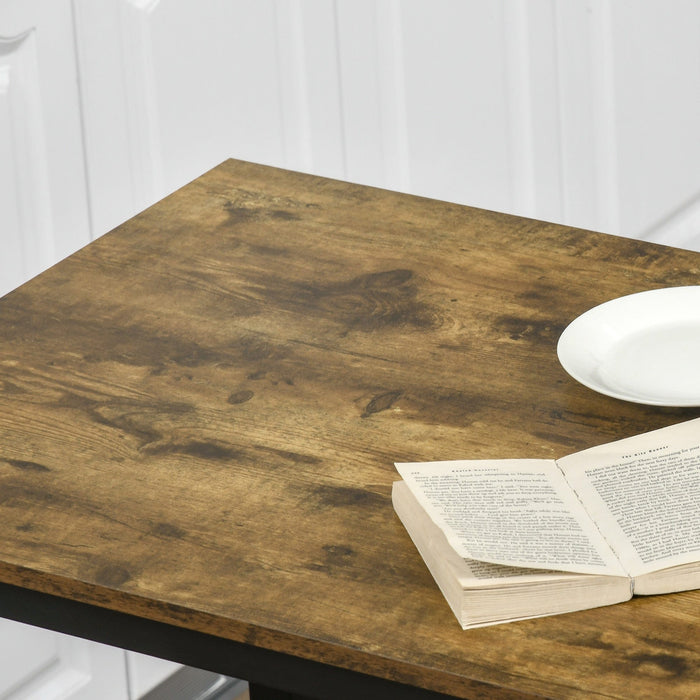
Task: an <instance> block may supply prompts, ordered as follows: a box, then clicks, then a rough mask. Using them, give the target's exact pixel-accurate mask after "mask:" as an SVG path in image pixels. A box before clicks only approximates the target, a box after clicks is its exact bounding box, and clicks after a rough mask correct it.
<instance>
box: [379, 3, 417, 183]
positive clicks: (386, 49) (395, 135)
mask: <svg viewBox="0 0 700 700" xmlns="http://www.w3.org/2000/svg"><path fill="white" fill-rule="evenodd" d="M402 11H406V10H405V7H404V8H403V9H402V7H401V3H400V1H399V0H379V2H377V4H376V12H377V43H378V46H377V63H378V65H377V74H378V77H379V111H380V120H381V139H382V146H383V156H384V173H383V174H384V179H385V182H386V186H387V187H390V188H392V189H396V190H401V191H403V192H408V191H410V189H411V171H410V159H409V150H408V113H407V102H406V75H405V70H404V46H403V41H402V30H401V13H402Z"/></svg>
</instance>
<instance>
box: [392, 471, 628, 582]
mask: <svg viewBox="0 0 700 700" xmlns="http://www.w3.org/2000/svg"><path fill="white" fill-rule="evenodd" d="M396 468H397V470H398V472H399V474H401V477H402V478H403V480H404V482H405V483H406V485H407V486H408V488H409V489H410V490H411V492H412V493H413V495H414V496H415V498H416V499H417V501H418V503H419V504H420V505H421V506H422V507H423V509H424V510H425V511H426V513H427V514H428V516H429V517H430V518H431V520H432V521H433V522H435V524H436V525H438V527H439V528H440V529H441V530H442V531H443V532H444V533H445V536H446V538H447V541H448V542H449V544H450V545H451V546H452V547H453V548H454V550H455V551H456V552H457V554H458V555H459V556H460V557H463V558H466V559H475V560H478V561H483V562H491V563H494V564H501V565H509V566H515V567H524V568H535V569H552V570H555V571H569V572H576V573H583V574H600V575H608V576H627V572H626V571H625V570H624V568H623V567H622V565H621V564H620V562H619V560H618V559H617V557H616V556H615V554H614V552H613V551H612V550H611V549H610V547H609V545H608V543H607V542H606V540H605V538H604V537H603V535H602V534H601V533H600V531H599V530H598V528H597V526H596V525H595V523H593V521H592V520H591V518H590V517H589V515H588V514H587V512H586V510H585V509H584V508H583V506H582V505H581V503H580V502H579V500H578V498H577V496H576V494H575V493H574V492H573V491H572V490H571V488H570V486H569V485H568V484H567V482H566V480H565V479H564V476H563V475H562V473H561V471H560V470H559V468H558V467H557V465H556V462H555V461H554V460H537V459H510V460H469V461H450V462H423V463H404V464H397V465H396Z"/></svg>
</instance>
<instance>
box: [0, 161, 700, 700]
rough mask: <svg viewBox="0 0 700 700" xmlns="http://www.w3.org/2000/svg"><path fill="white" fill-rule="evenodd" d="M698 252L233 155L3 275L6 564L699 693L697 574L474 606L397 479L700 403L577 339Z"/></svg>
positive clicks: (187, 620) (476, 660) (426, 656)
mask: <svg viewBox="0 0 700 700" xmlns="http://www.w3.org/2000/svg"><path fill="white" fill-rule="evenodd" d="M699 271H700V255H698V254H695V253H690V252H683V251H678V250H674V249H671V248H664V247H659V246H653V245H650V244H641V243H638V242H634V241H631V240H626V239H619V238H614V237H610V236H604V235H601V234H595V233H590V232H584V231H579V230H574V229H568V228H565V227H560V226H556V225H552V224H546V223H543V222H539V221H533V220H528V219H521V218H516V217H512V216H506V215H503V214H498V213H493V212H487V211H482V210H476V209H470V208H467V207H461V206H457V205H451V204H445V203H440V202H436V201H431V200H426V199H420V198H417V197H411V196H407V195H400V194H395V193H391V192H386V191H381V190H375V189H370V188H365V187H361V186H355V185H348V184H344V183H340V182H336V181H331V180H326V179H322V178H317V177H313V176H308V175H300V174H295V173H291V172H286V171H281V170H276V169H272V168H267V167H263V166H257V165H252V164H246V163H242V162H237V161H227V162H226V163H224V164H222V165H221V166H219V167H217V168H215V169H214V170H212V171H210V172H208V173H206V174H205V175H203V176H202V177H200V178H199V179H197V180H196V181H194V182H193V183H191V184H190V185H188V186H186V187H185V188H183V189H182V190H180V191H178V192H176V193H174V194H173V195H171V196H170V197H168V198H166V199H165V200H163V201H162V202H160V203H158V204H156V205H155V206H153V207H152V208H150V209H148V210H146V211H145V212H143V213H141V214H139V215H138V216H136V217H135V218H133V219H131V220H130V221H128V222H127V223H125V224H124V225H122V226H120V227H119V228H118V229H116V230H115V231H114V232H112V233H110V234H108V235H106V236H104V237H103V238H101V239H99V240H97V241H95V242H94V243H92V244H90V245H89V246H88V247H86V248H84V249H83V250H81V251H79V252H78V253H76V254H74V255H73V256H71V257H70V258H68V259H66V260H64V261H63V262H61V263H60V264H58V265H57V266H55V267H54V268H52V269H51V270H49V271H47V272H46V273H44V274H43V275H41V276H39V277H38V278H36V279H34V280H32V281H31V282H29V283H28V284H26V285H25V286H23V287H21V288H19V289H18V290H16V291H14V292H12V293H11V294H9V295H8V296H6V297H5V298H4V299H2V300H1V301H0V389H1V391H0V435H1V436H2V439H1V442H0V516H1V519H2V520H1V521H2V523H3V532H4V536H3V537H2V540H1V541H0V580H2V581H5V582H7V583H12V584H19V585H22V586H25V587H27V588H31V589H34V590H40V591H44V592H47V593H53V594H58V595H61V596H65V597H69V598H73V599H75V600H79V601H84V602H89V603H92V604H94V605H99V606H104V607H107V608H111V609H114V610H120V611H124V612H129V613H132V614H136V615H141V616H145V617H148V618H151V619H154V620H159V621H163V622H168V623H172V624H176V625H180V626H184V627H187V628H190V629H195V630H199V631H203V632H207V633H211V634H214V635H218V636H222V637H226V638H229V639H233V640H238V641H245V642H248V643H250V644H255V645H258V646H260V647H262V648H265V649H272V650H276V651H281V652H285V653H288V654H291V655H295V656H299V657H303V658H310V659H316V660H320V661H323V662H325V663H328V664H333V665H337V666H340V667H343V668H349V669H354V670H359V671H362V672H364V673H368V674H372V675H377V676H380V677H383V678H389V679H394V680H398V681H401V682H404V683H411V684H415V685H418V686H421V687H425V688H429V689H432V690H436V691H441V692H446V693H450V694H453V695H455V696H456V697H462V698H471V697H486V696H491V697H498V698H514V697H523V696H527V695H530V694H531V695H544V696H547V697H556V698H604V697H605V698H610V697H618V698H622V697H635V698H652V697H661V696H673V697H678V698H690V697H696V696H697V691H698V687H699V684H700V671H699V670H698V669H699V668H700V663H698V662H699V661H700V656H699V654H698V648H697V638H698V612H697V611H698V603H699V602H700V594H698V592H689V593H683V594H678V595H669V596H661V597H654V598H645V599H642V598H640V599H635V600H633V601H631V602H629V603H626V604H623V605H618V606H614V607H610V608H603V609H598V610H591V611H586V612H581V613H575V614H570V615H562V616H558V617H552V618H546V619H540V620H531V621H525V622H519V623H513V624H508V625H502V626H498V627H492V628H486V629H480V630H471V631H467V632H463V631H462V630H461V629H460V628H459V625H458V624H457V622H456V621H455V619H454V617H453V615H452V613H451V611H450V610H449V608H448V606H447V604H446V603H445V601H444V599H443V597H442V595H441V594H440V592H439V591H438V589H437V587H436V586H435V585H434V583H433V581H432V579H431V577H430V575H429V573H428V571H427V569H426V568H425V566H424V564H423V562H422V560H421V558H420V556H419V555H418V553H417V551H416V550H415V548H414V546H413V544H412V543H411V541H410V539H409V538H408V536H407V534H406V533H405V531H404V530H403V528H402V526H401V524H400V522H399V521H398V519H397V518H396V517H395V516H394V513H393V509H392V506H391V500H390V489H391V482H392V481H393V480H395V479H396V478H397V476H396V473H395V470H394V468H393V462H394V461H411V460H432V459H453V458H459V457H464V458H478V457H483V458H489V457H557V456H563V455H564V454H567V453H569V452H572V451H574V450H578V449H582V448H585V447H588V446H591V445H594V444H597V443H600V442H604V441H607V440H612V439H615V438H621V437H625V436H628V435H632V434H635V433H638V432H642V431H644V430H649V429H653V428H658V427H662V426H664V425H668V424H671V423H674V422H678V421H681V420H684V419H687V418H691V417H695V416H697V415H699V414H700V412H698V411H697V410H695V409H659V408H651V407H644V406H638V405H634V404H628V403H624V402H621V401H617V400H614V399H610V398H607V397H604V396H599V395H597V394H595V393H593V392H591V391H590V390H588V389H586V388H584V387H582V386H579V385H578V384H576V383H575V382H573V380H571V379H569V378H568V376H567V375H566V374H565V373H564V371H563V370H562V369H561V368H560V366H559V364H558V362H557V358H556V353H555V348H556V342H557V339H558V337H559V334H560V332H561V331H562V330H563V328H564V327H565V326H566V324H567V323H568V322H569V321H570V320H571V319H573V318H574V317H575V316H577V315H578V314H580V313H581V312H583V311H584V310H586V309H588V308H589V307H591V306H593V305H595V304H598V303H600V302H603V301H605V300H607V299H610V298H613V297H616V296H620V295H622V294H627V293H632V292H637V291H641V290H644V289H650V288H659V287H664V286H673V285H684V284H695V283H697V281H698V275H699Z"/></svg>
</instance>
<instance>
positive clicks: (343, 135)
mask: <svg viewBox="0 0 700 700" xmlns="http://www.w3.org/2000/svg"><path fill="white" fill-rule="evenodd" d="M333 33H334V40H335V41H334V44H335V70H336V73H337V76H338V78H337V80H338V118H339V121H340V157H341V163H340V172H341V174H342V177H343V179H347V178H348V135H347V127H346V117H345V104H344V100H343V70H342V64H341V61H342V57H341V46H340V26H339V18H338V0H333Z"/></svg>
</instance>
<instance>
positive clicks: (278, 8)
mask: <svg viewBox="0 0 700 700" xmlns="http://www.w3.org/2000/svg"><path fill="white" fill-rule="evenodd" d="M274 10H275V21H276V27H275V29H276V42H275V44H276V50H277V60H278V75H279V80H278V85H279V90H280V110H281V114H282V132H283V137H282V140H283V148H284V159H285V166H286V167H288V168H292V169H297V170H303V171H306V172H309V171H311V170H313V167H314V160H313V149H312V143H311V118H310V114H309V111H310V105H309V90H308V84H307V74H306V57H305V51H304V24H303V17H302V8H301V0H276V2H275V4H274Z"/></svg>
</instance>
